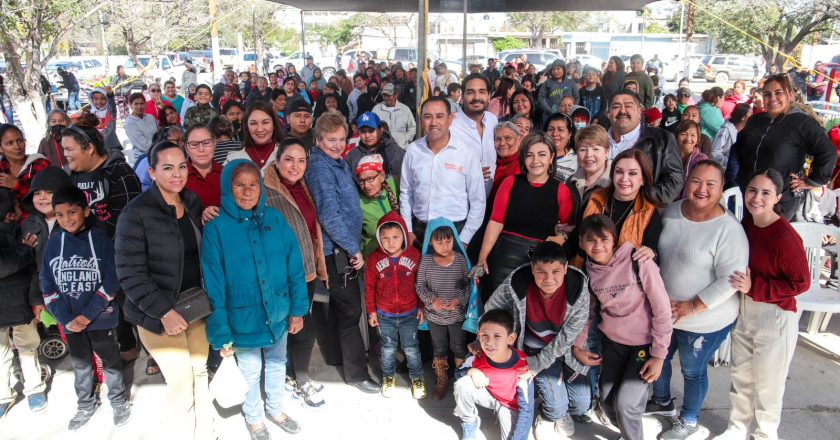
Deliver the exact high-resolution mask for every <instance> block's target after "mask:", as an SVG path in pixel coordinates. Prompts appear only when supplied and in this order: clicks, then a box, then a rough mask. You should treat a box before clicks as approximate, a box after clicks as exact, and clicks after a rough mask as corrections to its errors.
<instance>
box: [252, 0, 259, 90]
mask: <svg viewBox="0 0 840 440" xmlns="http://www.w3.org/2000/svg"><path fill="white" fill-rule="evenodd" d="M251 30H252V31H253V33H254V73H256V74H257V75H259V74H260V69H259V68H258V67H257V59H258V58H259V56H258V55H259V52H258V51H257V2H254V7H253V8H251Z"/></svg>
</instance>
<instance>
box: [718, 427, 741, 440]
mask: <svg viewBox="0 0 840 440" xmlns="http://www.w3.org/2000/svg"><path fill="white" fill-rule="evenodd" d="M746 438H747V433H746V432H744V431H739V430H737V429H732V428H729V429H727V430H726V431H723V432H722V433H720V434H719V435H717V436H715V437H713V438H712V440H745V439H746Z"/></svg>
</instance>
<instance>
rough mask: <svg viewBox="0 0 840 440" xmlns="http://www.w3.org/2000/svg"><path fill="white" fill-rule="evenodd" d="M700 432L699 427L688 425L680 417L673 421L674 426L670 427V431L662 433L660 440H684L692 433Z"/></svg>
mask: <svg viewBox="0 0 840 440" xmlns="http://www.w3.org/2000/svg"><path fill="white" fill-rule="evenodd" d="M699 430H700V427H699V426H697V423H695V424H694V425H689V424H688V423H686V421H685V420H683V418H682V417H679V418H677V419H676V420H674V424H673V425H671V429H669V430H667V431H665V432H664V433H662V437H661V439H662V440H685V439H687V438H689V437H691V436H692V435H693V434H694V433H696V432H697V431H699Z"/></svg>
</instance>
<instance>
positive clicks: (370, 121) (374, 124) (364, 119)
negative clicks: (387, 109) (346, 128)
mask: <svg viewBox="0 0 840 440" xmlns="http://www.w3.org/2000/svg"><path fill="white" fill-rule="evenodd" d="M380 125H382V122H381V121H380V120H379V116H376V113H374V112H364V113H362V115H361V116H359V118H358V119H357V120H356V126H357V127H358V128H359V130H361V129H362V127H370V128H372V129H374V130H376V129H378V128H379V126H380Z"/></svg>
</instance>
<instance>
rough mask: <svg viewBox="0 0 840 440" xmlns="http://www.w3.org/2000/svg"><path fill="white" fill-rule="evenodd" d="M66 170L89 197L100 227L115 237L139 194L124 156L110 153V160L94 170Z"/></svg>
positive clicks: (138, 186)
mask: <svg viewBox="0 0 840 440" xmlns="http://www.w3.org/2000/svg"><path fill="white" fill-rule="evenodd" d="M64 170H65V171H67V172H68V173H69V174H70V180H71V181H72V182H73V184H74V185H76V186H77V187H79V189H81V190H82V191H84V192H85V193H86V194H87V199H88V204H89V205H90V210H91V212H92V213H93V215H94V216H95V217H96V219H97V225H98V226H99V227H100V228H102V229H103V230H104V231H105V232H106V233H107V234H108V236H109V237H113V236H114V234H115V233H116V228H117V220H118V219H119V217H120V213H121V212H122V210H123V209H125V207H126V205H128V202H130V201H131V200H133V199H134V198H135V197H137V195H139V194H140V179H138V178H137V175H136V174H134V170H132V169H131V166H129V165H128V163H127V162H126V161H125V156H123V154H122V152H121V151H118V150H109V151H108V159H107V160H106V161H105V163H104V164H102V166H100V167H99V168H97V169H95V170H92V171H87V172H83V173H78V172H75V171H70V168H69V167H67V166H65V167H64Z"/></svg>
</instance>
